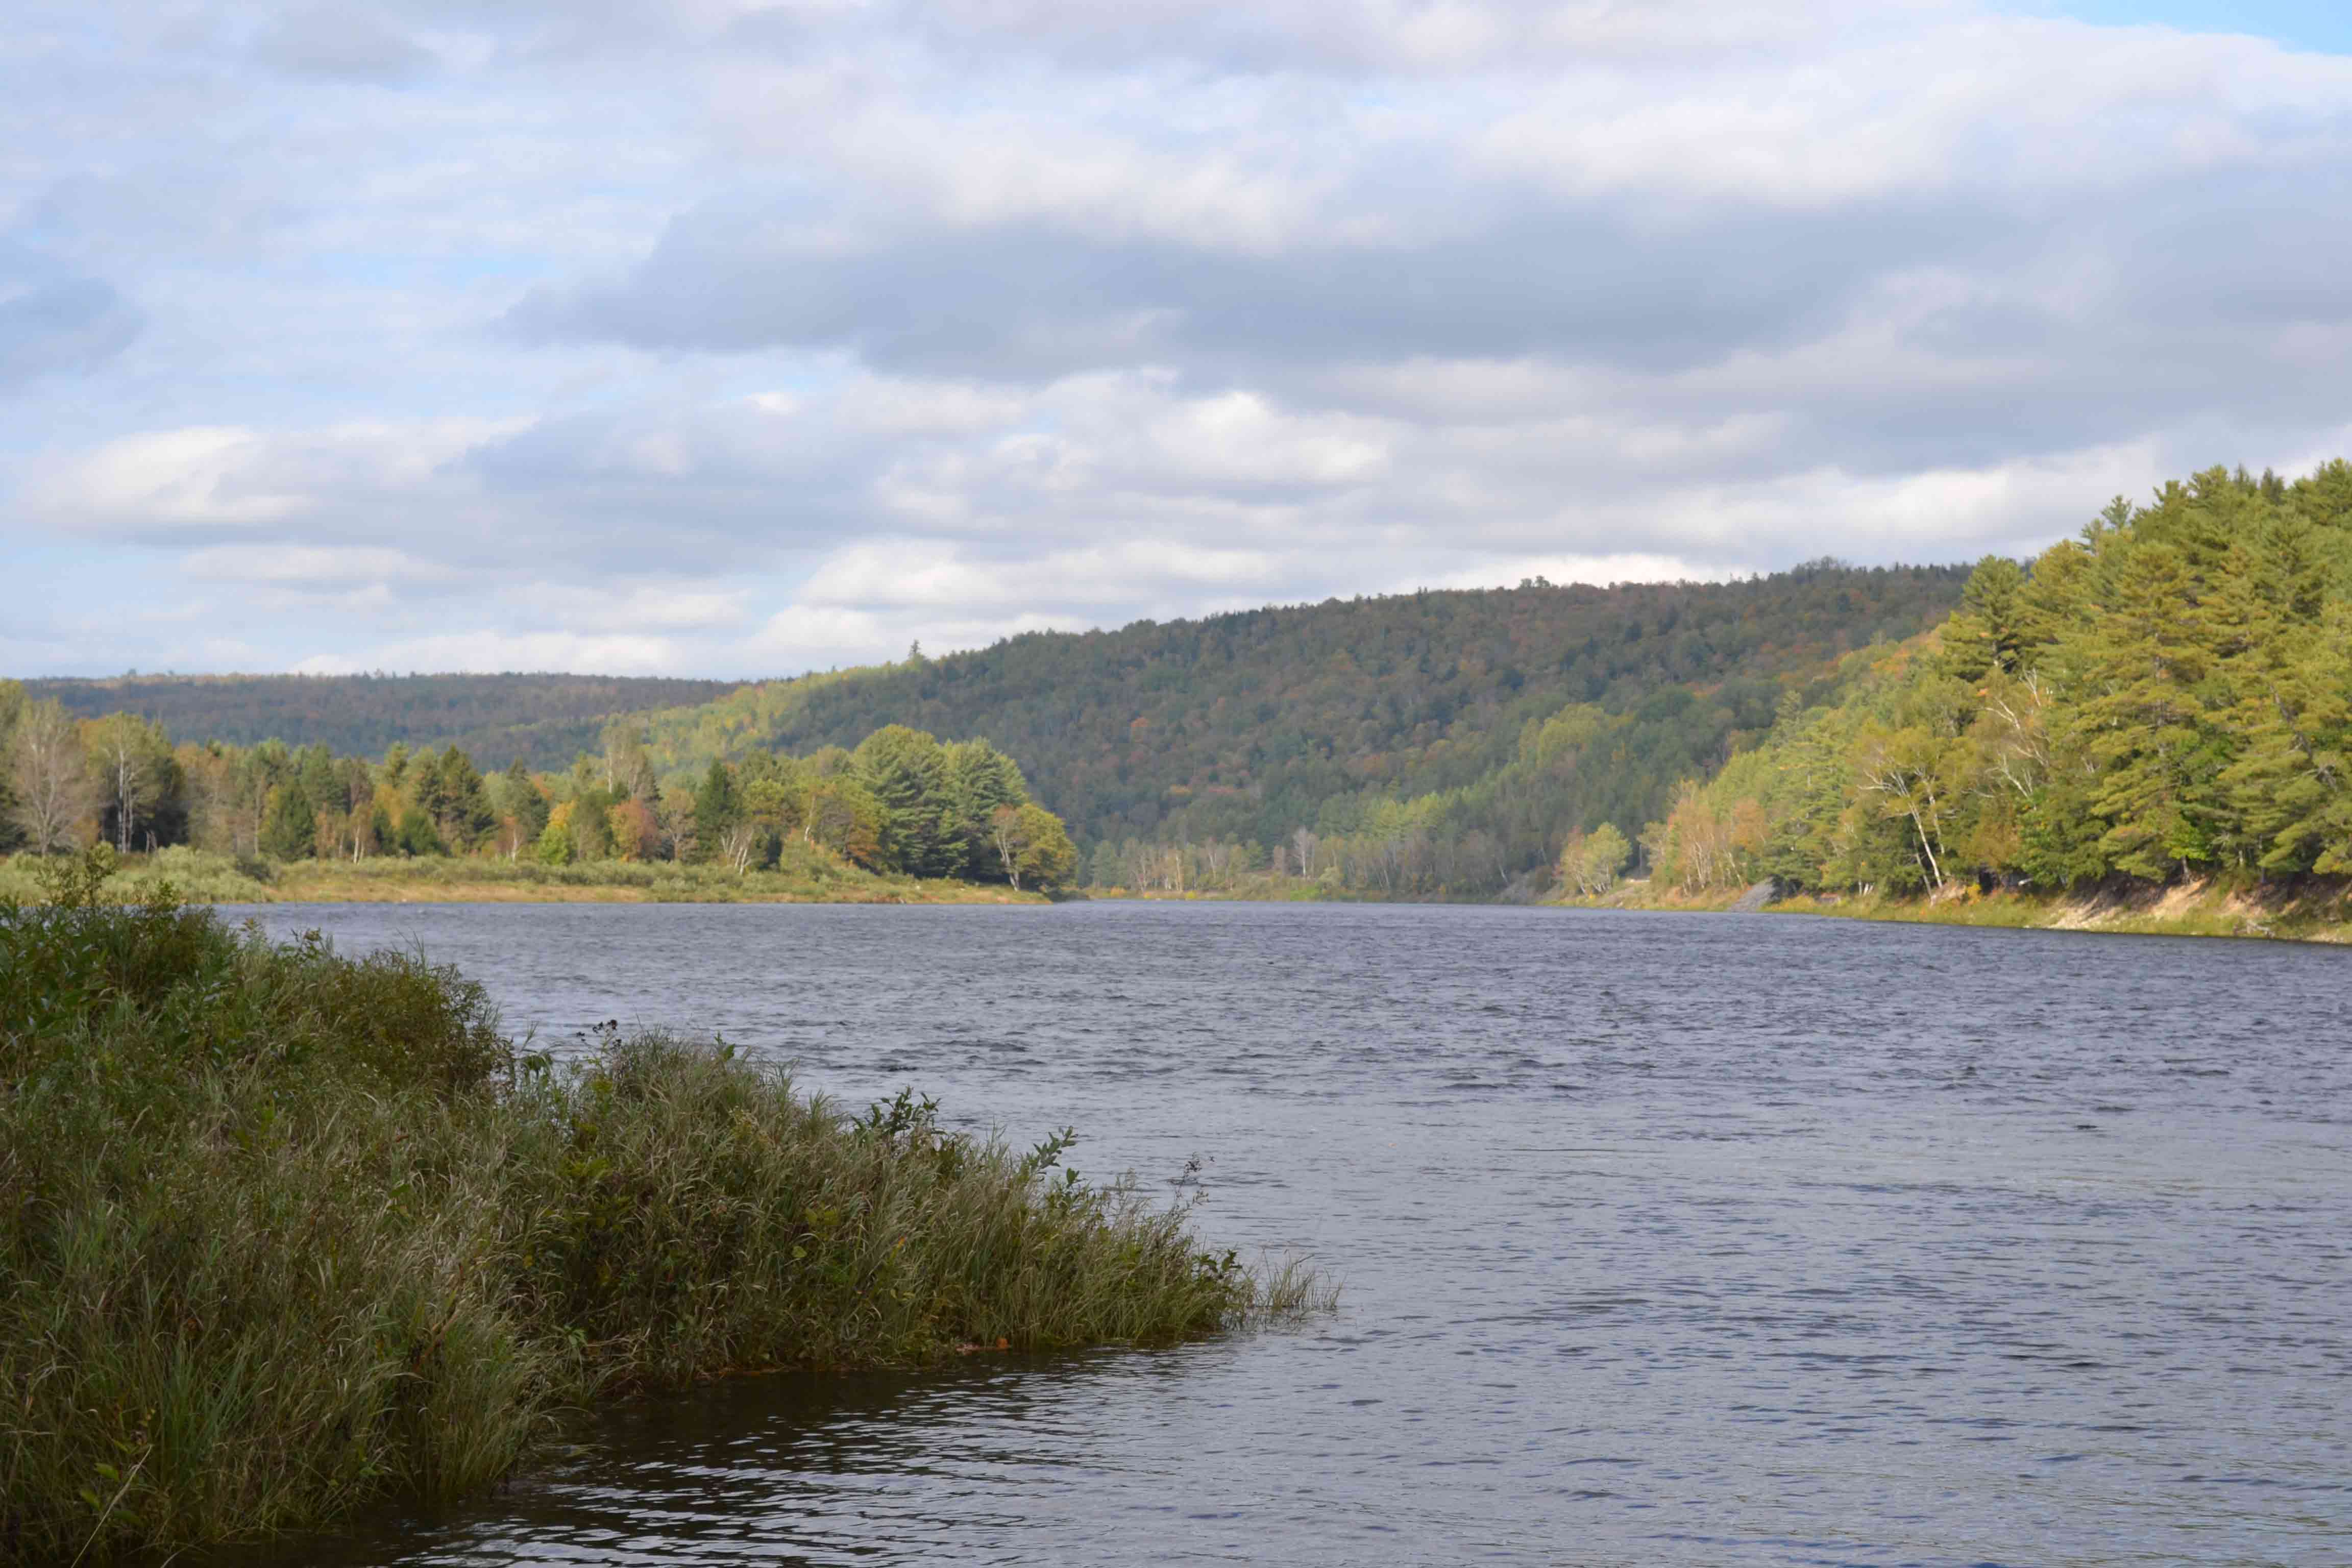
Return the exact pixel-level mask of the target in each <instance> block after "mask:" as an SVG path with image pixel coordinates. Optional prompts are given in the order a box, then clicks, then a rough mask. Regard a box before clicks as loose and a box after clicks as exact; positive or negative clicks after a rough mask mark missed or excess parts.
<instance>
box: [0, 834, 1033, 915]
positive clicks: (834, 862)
mask: <svg viewBox="0 0 2352 1568" xmlns="http://www.w3.org/2000/svg"><path fill="white" fill-rule="evenodd" d="M41 875H42V868H41V862H40V860H39V859H38V858H37V857H33V856H29V855H19V856H15V857H13V858H12V857H0V898H15V899H17V900H24V901H29V900H34V899H37V898H38V897H40V888H41V881H40V878H41ZM167 882H168V883H169V884H170V885H171V886H172V887H173V889H175V890H176V892H177V894H178V896H179V897H180V898H182V899H183V900H186V901H188V902H192V903H211V904H267V903H395V904H409V903H834V904H901V903H905V904H973V903H985V904H1028V903H1043V902H1045V898H1044V895H1042V894H1040V893H1036V892H1034V891H1023V892H1014V891H1013V889H1011V888H1008V887H1003V886H1000V885H993V884H982V883H974V882H950V881H940V880H937V879H918V878H914V877H898V876H883V875H878V874H877V873H875V872H872V871H867V870H865V869H863V868H860V867H857V866H853V865H851V864H849V863H848V862H846V861H845V860H842V859H840V858H838V857H835V856H834V855H832V854H829V853H827V852H826V851H824V850H822V849H816V848H813V847H808V846H804V845H790V846H787V847H786V851H785V854H784V856H783V858H782V862H781V863H780V864H779V865H778V866H777V868H775V869H773V870H768V871H741V872H739V871H735V870H733V869H730V868H727V867H724V866H681V865H676V864H673V863H670V862H667V861H653V862H646V861H622V860H606V861H589V862H584V863H582V864H577V865H571V866H546V865H541V864H540V863H539V862H538V861H536V860H523V859H517V860H496V859H487V858H477V857H467V858H452V857H449V856H440V855H433V856H420V857H416V858H407V857H401V856H378V857H375V858H371V859H366V860H296V861H291V862H285V861H273V860H258V859H255V858H251V857H243V858H230V857H228V856H226V855H211V854H206V853H205V852H203V851H201V850H195V849H189V848H184V847H175V848H171V849H165V850H162V851H160V852H158V853H157V854H154V855H132V856H126V857H124V858H122V860H121V871H120V873H119V878H118V880H117V881H116V883H115V884H114V885H115V887H116V888H117V889H118V890H119V895H120V896H122V897H127V898H132V899H137V898H140V897H143V896H144V895H145V894H146V893H147V892H148V891H149V890H151V889H154V888H156V887H159V886H161V885H163V884H164V883H167Z"/></svg>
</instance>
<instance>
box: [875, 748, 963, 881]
mask: <svg viewBox="0 0 2352 1568" xmlns="http://www.w3.org/2000/svg"><path fill="white" fill-rule="evenodd" d="M852 756H853V758H854V760H855V765H856V770H857V776H858V779H859V780H860V782H862V783H863V784H865V785H866V788H867V789H868V790H870V791H872V792H873V794H874V798H875V799H876V800H877V801H878V802H880V803H881V806H882V812H883V821H884V824H885V836H884V840H883V845H884V851H885V853H886V854H887V856H888V858H889V859H890V860H891V862H892V863H893V864H894V865H896V866H897V867H898V868H899V869H900V870H903V871H906V872H908V873H910V874H912V875H914V876H918V877H952V876H955V875H957V874H958V873H959V872H961V870H962V869H963V858H964V853H965V851H964V846H963V844H962V842H961V839H959V838H958V837H956V836H955V834H954V832H953V828H952V825H951V824H950V821H949V819H948V805H949V802H948V790H947V785H948V766H947V752H946V748H944V747H942V746H941V745H940V742H939V741H938V740H937V739H936V738H934V737H933V736H931V735H929V734H926V733H925V732H924V731H920V730H910V729H908V727H907V726H906V725H904V724H891V725H887V726H886V727H885V728H883V729H879V730H877V731H874V733H872V734H871V735H868V736H867V737H866V739H865V740H864V741H863V742H859V744H858V747H857V750H856V752H853V753H852Z"/></svg>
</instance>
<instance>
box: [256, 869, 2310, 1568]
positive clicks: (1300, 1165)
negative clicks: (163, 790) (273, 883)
mask: <svg viewBox="0 0 2352 1568" xmlns="http://www.w3.org/2000/svg"><path fill="white" fill-rule="evenodd" d="M233 912H240V913H242V912H249V913H251V914H253V915H255V916H256V917H257V918H258V919H260V920H261V921H263V922H264V923H265V924H266V925H267V926H268V928H270V929H271V930H273V931H278V932H281V933H283V932H291V931H299V930H302V929H305V928H310V927H317V928H319V929H321V930H323V931H327V932H328V933H329V934H330V935H331V936H332V937H333V938H334V939H335V941H336V942H337V943H338V944H339V945H340V946H341V947H342V948H343V949H344V950H346V951H357V950H363V949H367V948H371V947H375V946H379V945H384V944H396V945H400V946H403V947H421V948H422V949H423V950H424V951H425V952H426V953H428V954H429V955H430V956H432V957H433V958H435V959H436V960H440V961H445V962H449V963H456V964H457V965H459V966H460V967H462V968H463V969H465V970H466V971H467V972H468V973H471V974H473V975H475V976H477V977H478V978H480V979H481V980H482V981H484V982H485V983H486V984H488V987H489V989H490V991H491V992H492V993H493V994H494V995H495V996H496V997H497V998H498V999H499V1003H500V1005H501V1006H502V1007H503V1009H504V1011H505V1015H506V1017H507V1020H508V1023H509V1026H511V1027H512V1028H514V1029H516V1030H517V1031H519V1032H520V1031H521V1030H524V1029H531V1030H535V1031H536V1034H537V1038H538V1040H539V1041H540V1043H541V1045H543V1046H549V1047H556V1048H566V1047H569V1046H570V1044H571V1043H572V1040H573V1039H574V1037H575V1035H576V1034H577V1032H578V1031H580V1030H582V1029H583V1028H584V1027H586V1026H590V1025H593V1024H594V1023H597V1022H600V1021H602V1020H604V1019H607V1018H611V1019H617V1020H619V1021H620V1022H621V1023H622V1024H623V1025H624V1026H640V1025H647V1026H651V1025H658V1026H669V1027H675V1028H679V1029H686V1030H693V1031H700V1032H705V1033H708V1032H711V1031H717V1032H719V1033H722V1034H724V1035H725V1037H727V1038H728V1039H729V1040H730V1041H734V1042H736V1043H738V1044H739V1045H740V1046H743V1047H748V1048H751V1049H753V1050H756V1051H758V1052H760V1053H761V1054H763V1055H767V1056H771V1057H773V1058H781V1059H789V1060H792V1061H794V1062H796V1063H797V1064H799V1066H798V1076H799V1078H800V1079H801V1081H802V1082H803V1083H804V1084H806V1085H808V1086H811V1087H813V1088H816V1089H823V1090H824V1091H826V1092H828V1093H831V1094H834V1095H836V1096H838V1097H839V1098H840V1099H842V1100H845V1101H847V1102H849V1103H852V1104H855V1105H859V1106H862V1105H863V1104H865V1103H866V1101H868V1100H875V1099H878V1098H883V1097H887V1095H889V1094H892V1093H894V1092H896V1090H897V1089H898V1088H899V1087H901V1086H903V1085H912V1086H914V1087H915V1088H916V1089H918V1090H919V1091H921V1092H924V1093H928V1094H932V1095H936V1096H937V1097H938V1098H939V1099H940V1101H941V1104H942V1108H943V1110H944V1111H945V1113H946V1115H947V1117H948V1119H949V1120H950V1121H952V1122H954V1123H955V1124H957V1125H961V1126H966V1127H973V1128H981V1129H990V1128H994V1129H1001V1130H1003V1132H1004V1133H1005V1134H1006V1136H1008V1137H1009V1138H1011V1139H1013V1140H1014V1141H1016V1142H1021V1143H1024V1144H1026V1143H1029V1142H1034V1141H1036V1140H1037V1139H1038V1138H1040V1137H1043V1136H1044V1135H1045V1134H1046V1133H1047V1132H1048V1131H1052V1130H1054V1129H1055V1128H1059V1127H1061V1126H1063V1125H1065V1124H1068V1125H1074V1126H1076V1128H1077V1129H1078V1131H1079V1134H1080V1140H1081V1141H1080V1142H1079V1143H1078V1145H1077V1146H1076V1149H1075V1150H1074V1151H1073V1152H1072V1154H1071V1155H1070V1161H1071V1163H1074V1164H1076V1166H1077V1167H1078V1168H1079V1169H1080V1170H1081V1171H1082V1172H1084V1173H1086V1174H1087V1176H1089V1177H1096V1176H1108V1175H1110V1174H1112V1173H1116V1172H1118V1171H1121V1170H1133V1171H1135V1172H1136V1173H1138V1174H1139V1177H1140V1178H1141V1179H1142V1180H1144V1181H1145V1182H1147V1183H1149V1184H1155V1185H1159V1186H1160V1187H1162V1188H1163V1189H1164V1190H1166V1191H1168V1192H1169V1193H1170V1194H1171V1196H1176V1195H1180V1194H1181V1195H1185V1196H1197V1197H1199V1199H1200V1207H1199V1209H1198V1211H1197V1212H1198V1221H1199V1225H1200V1227H1201V1229H1202V1232H1203V1234H1204V1235H1205V1236H1206V1237H1208V1238H1209V1239H1211V1240H1213V1242H1214V1243H1215V1244H1216V1245H1218V1246H1220V1247H1225V1246H1233V1247H1240V1248H1242V1249H1243V1250H1244V1253H1245V1254H1246V1253H1251V1252H1255V1250H1256V1249H1258V1248H1260V1247H1264V1248H1269V1249H1272V1250H1275V1251H1276V1252H1303V1253H1307V1254H1311V1255H1312V1256H1313V1257H1314V1258H1316V1259H1317V1260H1318V1262H1319V1263H1321V1264H1322V1265H1323V1266H1324V1267H1326V1268H1328V1269H1330V1270H1331V1271H1332V1272H1334V1273H1335V1274H1336V1275H1338V1276H1339V1279H1341V1280H1342V1281H1343V1283H1344V1286H1345V1294H1344V1297H1343V1300H1342V1305H1341V1309H1340V1310H1339V1312H1338V1313H1337V1314H1336V1315H1334V1316H1331V1317H1328V1318H1326V1319H1319V1320H1317V1321H1311V1322H1308V1323H1306V1324H1304V1325H1302V1326H1297V1327H1291V1328H1283V1329H1276V1330H1271V1331H1263V1332H1253V1333H1247V1334H1243V1335H1239V1336H1236V1337H1234V1338H1230V1339H1226V1340H1223V1341H1219V1342H1212V1343H1202V1344H1195V1345H1190V1346H1185V1347H1182V1348H1180V1349H1175V1350H1170V1351H1160V1352H1120V1351H1112V1352H1093V1353H1088V1354H1084V1355H1076V1356H1066V1357H1050V1358H1027V1357H1021V1356H1013V1355H986V1356H976V1357H972V1358H971V1359H969V1360H968V1361H965V1362H961V1363H958V1364H957V1365H955V1366H953V1367H950V1368H949V1369H947V1370H946V1371H944V1372H942V1373H931V1374H924V1375H919V1376H859V1377H817V1376H811V1375H802V1374H794V1375H784V1376H776V1377H768V1378H760V1379H751V1380H746V1381H742V1382H737V1383H731V1384H721V1385H718V1386H714V1387H711V1388H709V1389H706V1390H703V1391H700V1392H698V1393H696V1394H690V1395H686V1396H681V1397H677V1398H670V1399H663V1400H657V1401H652V1402H648V1403H646V1404H643V1405H635V1406H630V1407H627V1408H624V1409H621V1410H618V1411H615V1412H613V1413H609V1414H608V1415H604V1416H601V1417H599V1418H598V1419H597V1420H596V1421H595V1422H594V1423H593V1426H590V1427H589V1428H588V1429H587V1430H586V1431H585V1432H584V1433H583V1443H582V1446H581V1447H579V1449H578V1450H577V1451H576V1452H573V1453H571V1454H569V1455H567V1456H565V1457H563V1458H560V1459H559V1460H557V1461H556V1462H554V1463H551V1465H549V1466H548V1467H546V1468H544V1469H542V1470H541V1471H540V1472H538V1473H536V1474H534V1475H532V1476H530V1477H529V1478H526V1479H524V1480H523V1481H522V1482H520V1483H519V1484H518V1485H516V1486H515V1487H513V1488H511V1489H509V1490H507V1491H505V1492H503V1493H501V1494H500V1495H499V1496H496V1497H493V1498H488V1499H485V1500H479V1501H478V1502H475V1503H471V1504H468V1505H467V1506H464V1507H462V1508H460V1509H457V1510H453V1511H450V1512H447V1513H444V1514H438V1515H430V1516H416V1515H387V1516H384V1517H383V1518H380V1519H377V1520H373V1521H367V1522H366V1523H365V1524H364V1525H363V1526H362V1527H361V1528H359V1529H357V1530H355V1531H352V1532H351V1533H348V1534H345V1535H341V1536H337V1537H333V1538H331V1539H328V1540H324V1541H310V1542H301V1543H299V1544H298V1545H295V1546H291V1547H289V1548H288V1549H286V1550H285V1551H283V1552H273V1553H263V1554H256V1553H242V1554H239V1556H238V1559H237V1560H238V1561H242V1562H267V1563H287V1564H291V1563H305V1564H310V1563H316V1564H324V1565H331V1568H349V1565H358V1564H391V1563H401V1564H419V1565H423V1564H435V1565H453V1568H454V1565H458V1564H466V1565H473V1564H505V1563H525V1562H527V1563H533V1564H545V1563H577V1564H599V1565H605V1564H610V1565H636V1564H656V1563H665V1564H666V1563H714V1564H715V1563H1041V1564H1064V1563H1068V1564H1095V1563H1102V1564H1123V1563H1285V1564H1321V1563H1334V1564H1338V1563H1350V1564H1353V1563H1383V1564H1385V1563H1400V1564H1402V1563H1472V1562H1479V1563H1575V1564H1644V1565H1647V1564H1669V1565H1671V1564H1708V1565H1715V1564H1727V1563H1774V1564H1779V1563H1789V1564H1845V1563H1855V1564H1864V1563H1866V1564H1874V1565H1876V1564H1938V1565H1940V1564H1954V1565H1958V1564H1986V1563H2003V1564H2027V1563H2032V1564H2059V1563H2063V1564H2090V1563H2100V1564H2110V1563H2166V1564H2175V1563H2210V1564H2224V1563H2226V1564H2243V1565H2250V1564H2257V1563H2260V1564H2273V1563H2293V1564H2297V1565H2303V1564H2313V1563H2352V1396H2347V1390H2352V1380H2347V1374H2352V1258H2348V1257H2347V1255H2352V1022H2348V1021H2347V994H2352V993H2347V982H2352V952H2346V951H2343V950H2337V949H2327V948H2316V947H2300V946H2293V945H2287V944H2276V945H2273V944H2265V943H2256V942H2220V941H2204V942H2200V941H2185V940H2178V939H2163V938H2129V937H2113V936H2093V935H2084V934H2076V933H2064V932H2044V931H1969V930H1956V929H1942V928H1936V927H1925V926H1907V925H1872V924H1864V923H1861V922H1854V921H1829V920H1817V919H1807V918H1802V917H1793V916H1752V917H1741V916H1715V915H1692V916H1677V915H1671V914H1637V913H1612V912H1606V911H1563V910H1512V909H1488V908H1465V907H1426V906H1349V905H1250V904H1186V905H1170V904H1139V903H1092V904H1089V903H1076V904H1067V905H1062V906H1058V907H1054V908H1035V909H1029V908H1014V909H1002V908H976V909H959V908H936V909H932V908H918V909H900V908H881V909H877V908H850V907H794V906H782V907H779V906H761V905H580V904H572V905H564V904H551V905H473V906H455V907H444V906H372V905H329V906H316V907H302V906H275V907H269V908H264V909H259V910H251V911H233ZM1188 1166H1190V1167H1193V1173H1192V1174H1189V1175H1188V1174H1187V1170H1188Z"/></svg>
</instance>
